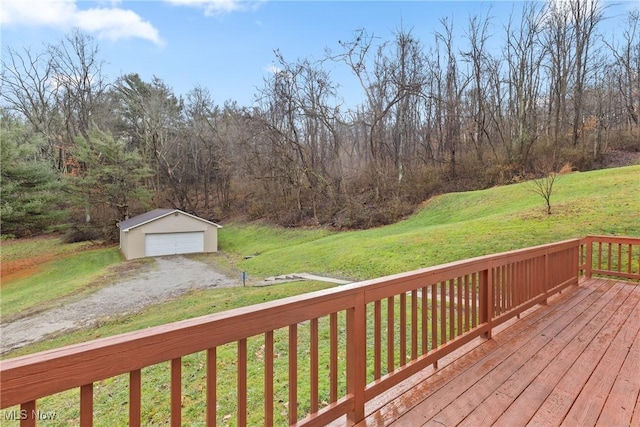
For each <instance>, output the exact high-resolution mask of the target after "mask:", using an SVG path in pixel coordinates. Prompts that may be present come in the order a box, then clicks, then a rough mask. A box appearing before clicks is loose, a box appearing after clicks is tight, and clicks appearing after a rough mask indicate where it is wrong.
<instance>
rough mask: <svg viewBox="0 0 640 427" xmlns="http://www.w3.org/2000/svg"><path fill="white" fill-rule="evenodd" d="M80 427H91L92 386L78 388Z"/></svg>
mask: <svg viewBox="0 0 640 427" xmlns="http://www.w3.org/2000/svg"><path fill="white" fill-rule="evenodd" d="M80 425H81V426H82V427H92V426H93V384H87V385H83V386H82V387H80Z"/></svg>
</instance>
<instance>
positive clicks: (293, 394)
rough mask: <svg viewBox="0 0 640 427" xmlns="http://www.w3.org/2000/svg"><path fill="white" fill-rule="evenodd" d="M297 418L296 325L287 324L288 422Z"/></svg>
mask: <svg viewBox="0 0 640 427" xmlns="http://www.w3.org/2000/svg"><path fill="white" fill-rule="evenodd" d="M297 420H298V325H297V324H295V325H291V326H289V424H295V422H296V421H297Z"/></svg>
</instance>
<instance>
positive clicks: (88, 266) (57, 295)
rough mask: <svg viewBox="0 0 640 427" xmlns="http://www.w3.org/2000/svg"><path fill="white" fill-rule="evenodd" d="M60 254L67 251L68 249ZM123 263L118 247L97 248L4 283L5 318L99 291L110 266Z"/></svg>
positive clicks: (2, 308) (0, 304)
mask: <svg viewBox="0 0 640 427" xmlns="http://www.w3.org/2000/svg"><path fill="white" fill-rule="evenodd" d="M39 240H40V239H39ZM30 243H31V242H29V246H30ZM53 247H54V248H56V249H57V248H58V246H55V245H54V246H53ZM56 249H53V251H54V252H56ZM57 253H58V254H59V253H64V250H61V251H58V252H57ZM119 262H121V257H120V254H119V252H118V249H117V248H104V249H94V250H89V251H84V252H80V253H77V254H73V255H64V256H62V257H60V258H56V259H54V260H52V261H48V262H45V263H44V264H41V265H39V266H38V270H39V271H38V272H36V273H35V274H33V275H30V276H28V277H24V278H18V279H15V280H10V281H6V282H3V283H2V298H1V299H0V313H2V319H3V321H4V322H7V321H11V320H14V319H16V318H18V317H23V316H25V315H28V314H31V313H33V312H35V311H40V310H44V309H47V308H51V307H52V306H54V305H55V304H56V303H57V302H59V301H61V299H62V298H68V297H70V296H72V295H78V294H81V293H84V292H87V291H91V290H95V289H96V287H97V286H99V284H102V283H104V281H105V279H106V278H107V277H109V276H110V275H109V272H108V270H107V268H108V267H109V266H111V265H114V264H117V263H119Z"/></svg>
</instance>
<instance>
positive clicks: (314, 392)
mask: <svg viewBox="0 0 640 427" xmlns="http://www.w3.org/2000/svg"><path fill="white" fill-rule="evenodd" d="M309 327H310V329H311V331H310V335H311V349H310V352H311V354H310V357H309V363H310V365H311V366H309V377H310V378H309V382H310V384H309V385H310V387H311V390H310V391H309V398H310V402H309V403H310V406H311V413H312V414H314V413H316V412H318V401H319V400H320V399H319V398H318V365H319V357H318V345H319V344H318V337H319V335H318V319H317V318H316V319H311V322H310V325H309Z"/></svg>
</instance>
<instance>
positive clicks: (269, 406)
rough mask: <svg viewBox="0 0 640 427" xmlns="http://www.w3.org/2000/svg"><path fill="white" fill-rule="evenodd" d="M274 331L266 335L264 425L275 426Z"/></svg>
mask: <svg viewBox="0 0 640 427" xmlns="http://www.w3.org/2000/svg"><path fill="white" fill-rule="evenodd" d="M273 356H274V352H273V331H267V332H265V334H264V425H265V426H267V427H271V426H273Z"/></svg>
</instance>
